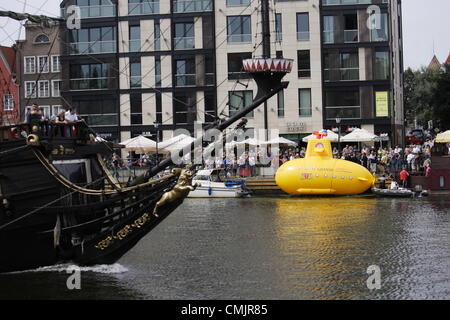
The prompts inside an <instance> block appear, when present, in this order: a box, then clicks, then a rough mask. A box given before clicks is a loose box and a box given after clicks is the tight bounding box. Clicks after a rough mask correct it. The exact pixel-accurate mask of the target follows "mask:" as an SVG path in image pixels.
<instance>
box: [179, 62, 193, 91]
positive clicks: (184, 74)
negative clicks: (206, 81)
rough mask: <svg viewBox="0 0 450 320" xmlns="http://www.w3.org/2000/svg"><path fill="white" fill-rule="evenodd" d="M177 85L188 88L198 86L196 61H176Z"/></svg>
mask: <svg viewBox="0 0 450 320" xmlns="http://www.w3.org/2000/svg"><path fill="white" fill-rule="evenodd" d="M175 68H176V69H175V85H176V86H177V87H188V86H195V85H196V79H195V77H196V75H195V59H194V58H190V59H180V60H175Z"/></svg>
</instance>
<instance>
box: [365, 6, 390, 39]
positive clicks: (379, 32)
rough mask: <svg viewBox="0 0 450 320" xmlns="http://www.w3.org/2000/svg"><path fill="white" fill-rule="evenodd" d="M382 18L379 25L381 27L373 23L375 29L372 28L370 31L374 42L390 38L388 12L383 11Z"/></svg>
mask: <svg viewBox="0 0 450 320" xmlns="http://www.w3.org/2000/svg"><path fill="white" fill-rule="evenodd" d="M374 16H375V15H374ZM380 19H381V21H380V22H381V24H380V26H379V27H380V28H379V29H377V26H376V25H375V24H373V25H372V27H373V29H372V30H371V33H370V41H372V42H378V41H388V40H389V35H388V32H389V26H388V14H387V13H382V14H381V18H380Z"/></svg>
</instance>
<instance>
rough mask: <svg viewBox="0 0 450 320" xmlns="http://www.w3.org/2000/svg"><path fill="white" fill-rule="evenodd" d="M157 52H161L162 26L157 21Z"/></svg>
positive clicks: (155, 31)
mask: <svg viewBox="0 0 450 320" xmlns="http://www.w3.org/2000/svg"><path fill="white" fill-rule="evenodd" d="M154 33H155V51H159V50H161V25H160V22H159V21H155V30H154Z"/></svg>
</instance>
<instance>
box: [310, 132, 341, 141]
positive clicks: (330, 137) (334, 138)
mask: <svg viewBox="0 0 450 320" xmlns="http://www.w3.org/2000/svg"><path fill="white" fill-rule="evenodd" d="M322 131H323V130H319V131H318V132H322ZM311 139H317V137H316V135H315V134H310V135H309V136H306V137H304V138H303V139H302V141H303V142H308V141H309V140H311ZM323 139H327V140H330V141H331V142H337V141H338V140H339V135H337V134H336V133H334V132H333V131H331V130H327V136H326V137H323ZM341 141H342V138H341Z"/></svg>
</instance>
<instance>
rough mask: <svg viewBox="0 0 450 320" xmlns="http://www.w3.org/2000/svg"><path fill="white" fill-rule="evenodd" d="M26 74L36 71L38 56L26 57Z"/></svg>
mask: <svg viewBox="0 0 450 320" xmlns="http://www.w3.org/2000/svg"><path fill="white" fill-rule="evenodd" d="M24 59H25V63H24V66H25V70H24V72H25V74H33V73H36V57H25V58H24Z"/></svg>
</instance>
